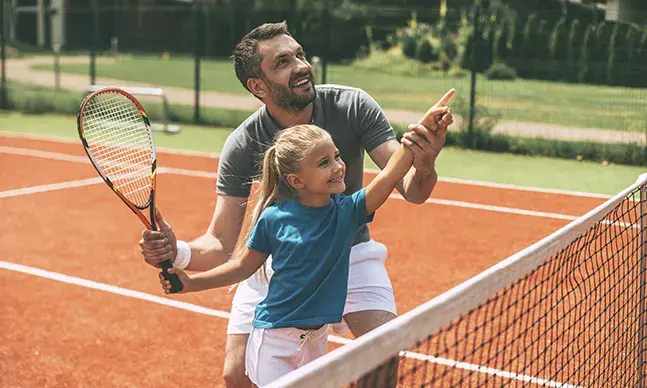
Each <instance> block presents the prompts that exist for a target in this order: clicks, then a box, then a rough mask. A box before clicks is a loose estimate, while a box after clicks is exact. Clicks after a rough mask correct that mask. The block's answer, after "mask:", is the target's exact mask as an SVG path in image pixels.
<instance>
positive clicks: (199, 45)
mask: <svg viewBox="0 0 647 388" xmlns="http://www.w3.org/2000/svg"><path fill="white" fill-rule="evenodd" d="M203 11H204V9H203V6H202V5H201V4H198V5H196V6H195V18H196V37H195V47H194V48H193V57H194V72H193V75H194V79H193V85H194V90H195V100H194V105H193V122H195V123H196V124H197V123H199V122H200V61H201V59H202V58H201V57H202V49H203V47H204V12H203Z"/></svg>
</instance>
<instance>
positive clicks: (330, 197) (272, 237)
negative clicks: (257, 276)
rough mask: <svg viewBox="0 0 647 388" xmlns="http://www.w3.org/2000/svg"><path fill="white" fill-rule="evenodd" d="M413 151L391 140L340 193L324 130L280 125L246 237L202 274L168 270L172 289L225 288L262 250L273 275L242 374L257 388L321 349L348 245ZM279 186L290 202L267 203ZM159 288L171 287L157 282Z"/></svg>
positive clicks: (336, 304) (336, 309)
mask: <svg viewBox="0 0 647 388" xmlns="http://www.w3.org/2000/svg"><path fill="white" fill-rule="evenodd" d="M412 161H413V154H412V152H411V151H409V150H408V149H407V148H405V147H404V146H402V145H401V146H400V147H399V148H398V150H397V151H396V152H395V153H394V154H393V156H392V157H391V159H390V160H389V162H388V164H387V166H386V167H385V168H384V170H382V171H381V172H380V173H379V174H378V175H377V177H376V178H375V179H374V180H373V181H372V182H371V183H370V184H369V185H368V186H367V187H366V188H364V189H361V190H359V191H358V192H356V193H354V194H352V195H350V196H346V195H343V193H344V191H345V189H346V184H345V183H344V176H345V170H346V165H345V164H344V162H343V161H342V160H341V158H340V156H339V150H338V149H337V147H335V144H334V142H333V141H332V138H331V137H330V135H329V134H328V132H326V131H324V130H323V129H321V128H319V127H316V126H314V125H297V126H294V127H291V128H288V129H285V130H283V131H281V132H280V133H279V134H278V136H277V138H276V140H275V142H274V144H273V145H272V146H271V147H270V148H269V149H268V150H267V151H266V153H265V156H264V159H263V172H262V177H261V182H260V188H259V191H258V194H257V195H258V197H257V198H258V200H257V201H256V205H255V207H254V209H253V212H252V216H251V217H252V219H251V223H250V227H249V230H248V233H247V238H246V239H243V240H241V241H243V242H245V241H246V244H244V243H243V244H240V245H239V247H238V248H237V250H236V252H235V253H234V254H233V255H232V259H231V260H230V261H228V262H227V263H225V264H223V265H221V266H219V267H216V268H214V269H212V270H209V271H206V272H201V273H197V274H192V275H190V276H189V275H187V274H186V273H185V272H184V271H182V270H181V269H178V268H171V269H170V270H169V272H170V273H176V274H177V275H178V276H179V278H180V280H181V281H182V284H183V285H184V289H183V290H182V292H183V293H184V292H194V291H201V290H206V289H211V288H217V287H225V286H229V285H232V284H236V283H238V282H241V281H243V280H245V279H246V278H248V277H249V276H251V275H252V274H254V273H256V271H257V270H258V269H259V268H261V267H262V266H263V264H264V263H265V261H266V259H267V258H268V256H269V255H272V269H273V270H274V275H273V276H272V278H271V280H270V281H269V288H268V294H267V297H266V298H265V299H264V300H263V301H262V302H261V303H260V304H259V305H258V307H257V308H256V312H255V316H254V322H253V326H254V327H253V329H252V332H251V334H250V337H249V341H248V343H247V351H246V362H245V364H246V365H245V366H246V370H247V374H248V375H249V377H250V379H251V380H252V382H253V383H254V384H256V385H258V386H262V385H265V384H268V383H270V382H272V381H273V380H275V379H277V378H279V377H281V376H283V375H285V374H287V373H289V372H290V371H292V370H294V369H296V368H298V367H300V366H302V365H304V364H306V363H308V362H310V361H312V360H314V359H315V358H317V357H320V356H321V355H323V354H325V353H326V351H327V338H328V337H327V331H328V330H327V325H328V324H330V323H337V322H341V319H342V313H343V309H344V303H345V300H346V291H347V283H348V266H349V255H350V249H351V246H352V243H353V240H354V238H355V234H356V233H357V230H358V228H359V227H360V226H362V225H364V224H366V223H368V222H370V221H371V220H372V219H373V213H374V212H375V211H376V210H377V209H378V208H379V207H380V206H381V205H382V204H383V203H384V202H385V201H386V199H387V198H388V197H389V195H390V194H391V192H392V191H393V189H394V188H395V186H396V184H397V182H399V181H400V180H401V179H402V178H403V177H404V175H405V174H406V173H407V171H409V168H410V167H411V164H412ZM281 182H283V183H285V184H286V186H287V187H289V188H290V189H291V191H292V194H293V195H292V198H290V199H287V200H285V201H282V202H280V203H278V204H275V202H276V200H277V199H278V195H279V188H280V187H281ZM160 281H161V284H162V288H163V289H164V290H165V292H166V293H169V292H170V288H171V285H170V283H169V282H168V281H166V280H164V279H163V278H161V279H160Z"/></svg>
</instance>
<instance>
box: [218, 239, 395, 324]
mask: <svg viewBox="0 0 647 388" xmlns="http://www.w3.org/2000/svg"><path fill="white" fill-rule="evenodd" d="M386 257H387V249H386V246H385V245H384V244H382V243H379V242H376V241H373V240H370V241H367V242H365V243H360V244H357V245H355V246H353V247H352V248H351V251H350V271H349V274H348V275H349V276H348V294H347V296H346V305H345V306H344V315H346V314H348V313H353V312H357V311H366V310H381V311H388V312H391V313H393V314H397V310H396V307H395V296H394V294H393V286H391V281H390V280H389V275H388V274H387V272H386V267H385V266H384V261H385V260H386ZM269 260H271V258H268V261H269ZM267 267H268V277H271V275H272V274H271V265H270V264H269V263H268V265H267ZM266 295H267V282H264V281H261V282H259V281H258V276H255V275H252V276H250V277H249V278H248V279H247V280H245V281H244V282H241V283H240V284H239V285H238V288H237V289H236V294H235V295H234V299H233V300H232V303H231V314H230V316H229V324H228V325H227V334H249V333H250V332H251V331H252V321H253V320H254V311H255V309H256V305H257V304H258V303H260V302H261V301H262V300H263V299H265V296H266ZM332 330H333V332H334V333H336V334H344V333H346V332H348V331H349V328H348V326H347V325H346V323H345V322H344V321H343V320H342V322H340V323H335V324H333V325H332Z"/></svg>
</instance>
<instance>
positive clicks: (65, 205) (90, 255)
mask: <svg viewBox="0 0 647 388" xmlns="http://www.w3.org/2000/svg"><path fill="white" fill-rule="evenodd" d="M0 166H2V168H0V214H1V215H2V219H1V221H0V230H2V233H1V234H0V289H1V290H2V293H3V297H2V299H1V300H2V302H1V306H2V315H0V324H2V327H4V330H3V331H2V333H1V334H0V341H1V342H0V358H2V359H3V360H7V361H8V362H2V363H0V386H3V387H4V386H9V387H30V386H42V387H54V386H57V387H60V386H74V387H84V386H93V387H101V386H137V387H157V386H207V385H208V386H214V385H215V386H220V385H222V384H221V378H220V375H221V373H222V360H223V356H224V342H225V329H226V324H227V320H226V318H227V315H228V311H229V307H230V303H231V299H232V297H233V293H227V291H226V290H213V291H207V292H202V293H197V294H189V295H181V296H174V297H165V296H164V295H163V293H162V291H161V289H160V287H159V283H158V281H157V273H156V271H155V270H154V269H152V268H150V267H149V266H147V265H146V264H144V262H143V259H142V258H141V255H140V254H139V247H138V245H137V242H138V240H139V235H140V233H141V230H142V226H141V223H140V222H139V220H137V219H136V217H134V216H133V215H132V213H131V212H130V211H129V210H128V209H127V208H126V207H125V206H124V205H123V204H122V203H121V202H120V201H119V200H118V199H117V198H116V197H115V196H114V194H112V193H111V191H110V190H109V189H108V188H107V187H105V184H103V182H102V181H101V180H100V179H99V178H97V176H96V172H95V171H94V169H93V167H92V166H91V165H90V164H89V161H88V160H87V157H86V156H85V154H84V152H83V148H82V147H81V145H80V144H79V142H76V141H69V142H68V141H54V140H45V139H40V138H26V137H9V136H2V137H0ZM158 166H159V167H158V174H159V177H158V206H159V207H160V209H162V211H163V213H164V217H165V218H166V219H167V220H169V222H171V224H172V225H173V227H174V229H175V230H176V231H177V232H178V237H179V238H182V239H191V238H193V237H196V236H198V235H199V234H201V233H203V232H204V230H205V229H206V227H207V225H208V222H209V221H210V218H211V214H212V211H213V207H214V204H215V195H214V189H215V171H216V170H217V158H215V157H213V156H207V155H199V154H188V153H179V152H170V151H165V150H159V154H158ZM441 174H442V172H441ZM372 176H373V174H371V173H369V174H367V175H366V176H365V179H366V180H368V179H371V177H372ZM605 199H606V197H605V196H598V195H584V194H577V193H565V192H555V191H541V190H527V189H520V188H511V187H504V186H496V185H485V184H477V183H466V182H457V181H442V182H439V184H438V186H437V188H436V191H435V192H434V196H433V198H432V199H431V200H430V201H428V203H426V204H423V205H420V206H416V205H411V204H408V203H407V202H406V201H404V200H402V199H400V198H399V197H398V196H397V195H393V196H392V198H391V199H389V201H388V202H387V204H385V206H384V207H383V208H381V209H380V211H379V212H378V214H377V216H376V218H375V221H374V223H373V225H372V228H371V231H372V232H371V233H372V236H373V238H374V239H376V240H378V241H381V242H383V243H385V244H386V245H387V247H388V248H389V259H388V260H387V267H388V270H389V274H390V277H391V280H392V282H393V286H394V289H395V292H396V299H397V302H398V309H399V312H400V313H404V312H406V311H409V310H411V309H413V308H415V307H416V306H419V305H421V304H423V303H424V302H426V301H428V300H429V299H431V298H433V297H435V296H437V295H439V294H441V293H442V292H444V291H446V290H448V289H450V288H452V287H454V286H456V285H457V284H459V283H461V282H463V281H465V280H467V279H469V278H471V277H473V276H475V275H477V274H479V273H481V272H482V271H484V270H486V269H487V268H489V267H491V266H492V265H494V264H495V263H497V262H499V261H500V260H502V259H504V258H506V257H508V256H510V255H512V254H514V253H515V252H518V251H519V250H521V249H523V248H525V247H527V246H529V245H531V244H532V243H534V242H535V241H537V240H539V239H541V238H543V237H545V236H547V235H549V234H550V233H552V232H554V231H555V230H557V229H559V228H561V227H563V226H564V225H566V224H567V223H569V222H570V221H572V220H573V219H575V218H576V217H577V216H580V215H583V214H585V213H586V212H587V211H589V210H591V209H593V208H595V207H596V206H598V205H600V204H601V203H602V202H604V200H605ZM178 302H183V303H178ZM331 340H332V342H333V345H331V346H333V347H336V346H338V345H339V344H340V343H345V342H347V341H348V339H347V338H340V337H332V338H331ZM459 356H460V354H459ZM499 378H500V379H505V376H504V377H500V376H498V377H497V379H499ZM496 383H500V380H497V381H496ZM513 385H514V384H513Z"/></svg>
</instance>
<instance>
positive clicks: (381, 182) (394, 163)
mask: <svg viewBox="0 0 647 388" xmlns="http://www.w3.org/2000/svg"><path fill="white" fill-rule="evenodd" d="M454 92H455V90H454V89H451V90H449V91H448V92H447V93H445V95H444V96H443V98H441V99H440V101H438V103H437V104H436V105H434V106H432V107H431V108H429V110H427V112H426V113H425V114H424V116H422V118H421V119H420V121H419V122H418V124H421V125H424V126H425V127H427V128H431V127H432V123H435V121H436V119H435V116H436V115H437V114H438V113H439V112H440V111H443V112H446V110H447V108H446V107H445V106H446V104H447V103H448V102H449V100H450V99H451V98H452V96H453V95H454ZM412 164H413V152H412V151H411V150H410V149H409V148H408V147H405V146H403V145H402V144H400V146H399V147H398V148H397V149H396V150H395V152H394V153H393V155H392V156H391V158H390V159H389V161H388V163H387V164H386V167H384V169H383V170H382V171H380V173H379V174H377V177H375V179H373V181H372V182H371V183H369V185H368V186H367V187H366V214H373V212H375V211H376V210H377V209H378V208H379V207H380V206H382V204H384V202H385V201H386V199H387V198H389V195H391V192H392V191H393V189H394V188H395V186H396V185H397V184H398V182H400V180H402V178H404V176H405V175H407V172H408V171H409V169H411V165H412ZM434 184H435V182H434ZM430 191H431V190H430Z"/></svg>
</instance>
